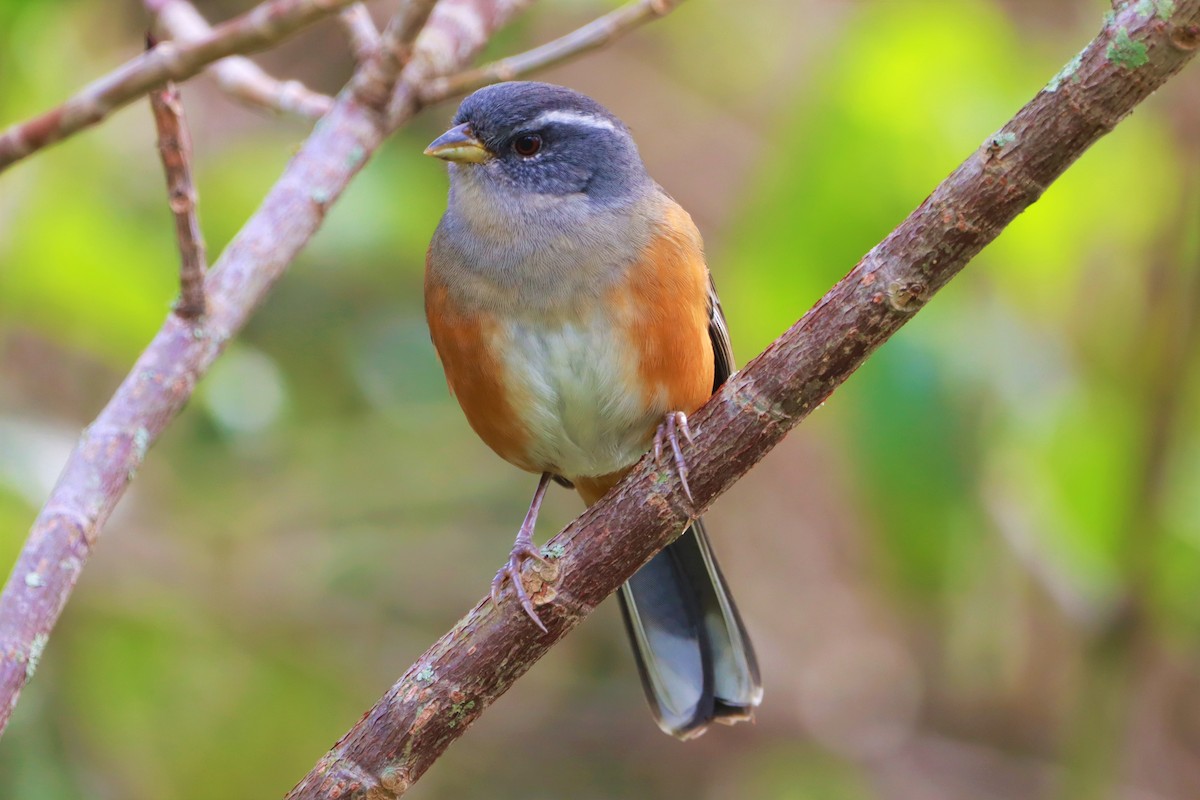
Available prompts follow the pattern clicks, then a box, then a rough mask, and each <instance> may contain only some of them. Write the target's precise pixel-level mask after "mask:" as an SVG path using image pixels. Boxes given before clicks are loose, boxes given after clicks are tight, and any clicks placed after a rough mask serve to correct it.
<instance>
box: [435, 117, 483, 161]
mask: <svg viewBox="0 0 1200 800" xmlns="http://www.w3.org/2000/svg"><path fill="white" fill-rule="evenodd" d="M425 155H427V156H433V157H434V158H440V159H442V160H443V161H454V162H457V163H460V164H463V163H466V164H479V163H481V162H484V161H487V160H488V159H489V158H491V157H492V154H491V153H490V152H488V149H487V148H486V147H485V146H484V144H483V142H481V141H479V140H478V139H476V138H475V134H474V133H472V132H471V123H469V122H464V123H463V124H462V125H455V126H454V127H453V128H451V129H450V130H448V131H446V132H445V133H443V134H442V135H441V136H439V137H438V138H436V139H434V140H433V141H432V142H430V143H429V147H426V148H425Z"/></svg>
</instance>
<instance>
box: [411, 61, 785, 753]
mask: <svg viewBox="0 0 1200 800" xmlns="http://www.w3.org/2000/svg"><path fill="white" fill-rule="evenodd" d="M425 153H426V155H430V156H435V157H437V158H440V159H444V160H445V161H447V162H449V172H450V195H449V203H448V207H447V209H446V213H445V215H444V216H443V217H442V220H441V222H440V224H439V225H438V227H437V231H436V232H435V233H434V236H433V241H432V243H431V244H430V247H429V254H428V257H427V260H426V272H425V311H426V314H427V316H428V318H429V330H430V334H431V336H432V338H433V344H434V347H435V348H436V350H437V353H438V356H439V358H440V359H441V362H442V367H443V368H444V369H445V372H446V380H447V382H448V383H449V385H450V390H451V391H452V392H453V393H454V395H455V397H456V398H457V399H458V402H459V404H460V405H461V406H462V409H463V411H464V412H465V413H466V416H467V421H468V422H470V424H471V427H472V428H474V429H475V432H476V433H477V434H479V436H480V437H481V438H482V439H483V440H484V442H486V443H487V444H488V445H489V446H490V447H491V448H492V449H493V450H495V451H496V452H497V453H498V454H499V455H500V456H501V457H502V458H504V459H505V460H506V461H508V462H510V463H512V464H514V465H516V466H518V467H520V468H521V469H524V470H527V471H529V472H533V473H540V474H541V480H540V481H539V483H538V487H537V491H536V492H535V493H534V496H533V502H532V503H531V504H530V507H529V513H528V514H527V515H526V517H525V521H524V523H523V524H522V525H521V529H520V532H519V533H518V534H517V539H516V542H515V543H514V544H513V548H512V552H511V554H510V557H509V560H508V563H507V564H506V565H505V567H504V568H502V569H501V570H500V572H499V573H498V574H497V575H496V579H495V581H493V584H492V599H493V601H494V602H496V603H497V604H499V601H500V597H501V593H502V591H503V589H504V587H505V585H506V584H507V583H510V582H511V584H512V587H513V590H514V592H515V594H516V595H517V597H518V598H519V600H520V602H521V603H522V605H523V606H524V608H525V611H526V613H528V615H529V617H530V618H531V619H532V620H533V622H534V623H535V624H537V625H538V626H539V627H542V628H543V630H544V629H545V628H544V627H543V626H542V622H541V620H540V619H539V618H538V615H537V614H536V612H535V611H534V608H533V604H532V602H530V599H529V597H528V596H527V593H526V591H525V588H524V586H523V585H522V583H521V576H520V571H521V565H522V563H523V562H524V561H526V560H529V559H539V560H540V559H542V555H541V553H540V552H539V551H538V549H537V548H536V547H535V546H534V544H533V528H534V523H535V521H536V519H537V513H538V508H539V506H540V505H541V502H542V498H543V496H544V495H545V492H546V488H547V486H548V485H549V483H550V481H551V480H557V481H558V482H560V483H563V484H564V485H568V486H574V488H575V489H576V490H577V491H578V492H579V494H580V495H581V496H582V497H583V500H584V502H585V503H587V504H588V505H591V504H592V503H595V502H596V501H597V500H599V499H600V498H601V497H602V496H603V495H604V493H605V492H607V491H608V490H609V489H610V488H611V487H613V486H614V485H615V484H616V483H617V482H618V481H619V480H620V479H621V477H622V476H623V475H624V474H625V473H626V472H628V471H629V469H630V468H631V467H632V466H633V465H634V463H635V462H637V461H638V459H639V458H640V457H641V456H642V455H643V454H645V453H646V452H647V450H649V449H650V448H651V447H653V448H654V450H655V453H656V456H657V457H659V458H661V457H662V455H663V454H664V452H666V453H667V454H668V455H669V456H670V457H672V459H673V462H674V465H675V468H676V469H677V470H678V472H679V473H680V478H681V483H682V485H683V487H684V491H685V492H687V493H688V494H689V496H690V489H688V488H687V466H686V463H685V462H684V460H683V457H682V455H681V453H680V446H679V439H678V437H679V436H680V435H683V436H688V437H690V433H689V431H688V428H687V417H686V415H687V414H689V413H691V412H693V411H695V410H696V409H697V408H699V407H700V406H701V405H703V403H704V402H705V400H707V399H708V398H709V397H710V396H711V395H712V393H713V392H714V391H716V389H717V387H719V386H720V385H721V384H722V383H723V382H724V381H725V379H726V378H728V377H729V374H730V372H731V370H732V369H733V354H732V351H731V349H730V344H729V334H728V332H727V331H726V329H725V319H724V317H723V315H722V313H721V305H720V303H719V302H718V300H717V295H716V292H715V290H714V288H713V284H712V280H711V278H710V277H709V274H708V267H707V265H706V264H705V261H704V252H703V245H702V243H701V240H700V234H699V232H698V231H697V230H696V226H695V225H694V224H693V222H692V219H691V217H689V216H688V214H687V212H686V211H684V210H683V209H682V208H681V207H680V206H679V205H678V204H677V203H676V202H675V201H674V200H672V199H671V198H670V197H669V196H668V195H667V194H666V192H664V191H663V190H662V188H661V187H660V186H659V185H658V184H657V183H655V182H654V181H653V180H652V179H651V178H650V176H649V175H647V174H646V168H645V166H644V165H643V163H642V159H641V156H640V155H639V154H638V149H637V145H636V144H635V143H634V141H633V137H632V136H631V135H630V132H629V129H628V128H627V127H626V126H625V124H624V123H622V122H621V121H620V120H619V119H617V118H616V117H615V116H614V115H613V114H612V113H610V112H609V111H608V110H607V109H605V108H604V107H603V106H601V105H600V104H599V103H597V102H595V101H594V100H592V99H590V98H588V97H585V96H584V95H582V94H579V93H578V92H574V91H571V90H570V89H566V88H563V87H561V86H553V85H550V84H545V83H533V82H511V83H501V84H496V85H494V86H489V87H487V88H484V89H480V90H479V91H477V92H475V93H474V94H472V95H471V96H469V97H468V98H466V99H465V100H464V101H463V102H462V105H461V106H460V107H459V109H458V113H457V114H456V115H455V117H454V123H453V127H451V128H450V129H449V130H448V131H446V132H445V133H444V134H442V135H441V136H439V137H438V138H437V139H436V140H434V141H433V143H432V144H430V145H429V147H428V148H427V149H426V150H425ZM620 598H621V610H622V615H623V617H624V620H625V625H626V629H627V630H628V632H629V637H630V639H631V640H632V643H633V650H634V653H635V655H636V658H637V664H638V670H639V673H640V674H641V678H642V683H643V685H644V686H645V689H646V697H647V699H648V700H649V701H650V705H651V709H652V710H653V712H654V716H655V719H656V720H657V721H658V724H659V727H661V728H662V729H663V730H664V731H666V732H667V733H670V734H672V735H674V736H677V737H679V738H683V739H687V738H690V737H693V736H696V735H698V734H700V733H702V732H703V731H704V730H705V728H706V726H707V725H708V723H710V722H711V721H713V720H716V721H718V722H725V723H734V722H738V721H741V720H746V719H750V718H751V717H752V716H753V713H754V708H755V707H756V706H757V705H758V703H759V701H760V699H761V697H762V688H761V684H760V682H759V674H758V664H757V662H756V660H755V656H754V650H753V648H752V647H751V644H750V639H749V637H748V636H747V634H746V630H745V627H744V626H743V624H742V620H741V618H740V616H739V615H738V611H737V608H736V606H734V604H733V598H732V597H731V596H730V594H729V590H728V589H727V588H726V586H725V580H724V578H723V577H722V576H721V570H720V569H719V568H718V567H717V562H716V560H715V559H714V558H713V553H712V549H711V547H710V546H709V542H708V537H707V536H706V535H705V532H704V527H703V525H702V524H701V523H700V521H699V520H697V521H696V522H694V523H693V524H692V525H691V527H690V528H689V529H688V530H687V531H686V532H685V533H684V534H683V535H682V536H681V537H680V538H679V539H678V540H676V541H675V542H674V543H672V544H671V545H669V546H668V547H667V548H666V549H665V550H663V551H662V552H661V553H659V554H658V555H657V556H655V557H654V558H653V559H652V560H651V561H650V562H649V563H648V564H646V565H645V566H644V567H642V569H641V570H639V571H638V572H637V574H635V575H634V576H633V578H632V579H630V581H629V582H628V583H626V584H625V585H624V586H623V587H621V593H620Z"/></svg>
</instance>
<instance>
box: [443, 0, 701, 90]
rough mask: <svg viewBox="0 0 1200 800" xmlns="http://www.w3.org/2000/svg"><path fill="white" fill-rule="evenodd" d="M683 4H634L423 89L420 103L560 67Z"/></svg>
mask: <svg viewBox="0 0 1200 800" xmlns="http://www.w3.org/2000/svg"><path fill="white" fill-rule="evenodd" d="M682 2H683V0H634V2H631V3H626V4H625V5H623V6H621V7H620V8H618V9H616V10H615V11H611V12H609V13H607V14H605V15H604V16H602V17H599V18H597V19H595V20H593V21H591V22H589V23H588V24H587V25H584V26H583V27H581V28H579V29H577V30H574V31H572V32H571V33H568V34H567V35H566V36H562V37H559V38H558V39H555V40H554V41H552V42H547V43H546V44H544V45H541V46H539V47H535V48H533V49H532V50H527V51H525V52H524V53H518V54H517V55H514V56H508V57H507V58H502V59H500V60H499V61H493V62H491V63H490V64H484V65H483V66H481V67H477V68H475V69H470V70H466V71H465V72H460V73H458V74H457V75H451V76H449V77H446V78H439V79H437V80H433V81H430V82H429V83H428V84H426V85H425V86H424V87H422V89H421V102H422V103H424V104H426V105H429V104H432V103H437V102H439V101H441V100H445V99H446V98H448V97H454V96H456V95H460V94H466V93H468V92H472V91H474V90H475V89H478V88H480V87H481V86H487V85H488V84H489V83H496V82H497V81H511V80H516V79H517V78H519V77H521V76H522V75H528V74H529V73H531V72H534V71H537V70H540V69H545V68H546V67H550V66H553V65H555V64H560V63H562V62H563V61H566V60H567V59H570V58H574V57H575V56H577V55H580V54H582V53H586V52H588V51H590V50H595V49H596V48H598V47H603V46H604V45H606V44H608V43H609V42H611V41H612V40H613V39H616V38H617V37H618V36H621V35H623V34H626V33H628V32H629V31H631V30H633V29H634V28H637V27H639V26H641V25H644V24H645V23H647V22H650V21H651V20H654V19H658V18H659V17H663V16H666V15H667V14H669V13H671V12H672V11H674V10H675V8H676V7H677V6H678V5H679V4H680V3H682Z"/></svg>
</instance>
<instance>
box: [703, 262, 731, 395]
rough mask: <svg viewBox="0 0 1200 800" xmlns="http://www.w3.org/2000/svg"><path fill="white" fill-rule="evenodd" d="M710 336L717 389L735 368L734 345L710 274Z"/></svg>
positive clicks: (714, 385) (714, 382)
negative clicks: (730, 339)
mask: <svg viewBox="0 0 1200 800" xmlns="http://www.w3.org/2000/svg"><path fill="white" fill-rule="evenodd" d="M708 338H709V339H711V340H712V348H713V391H714V392H715V391H717V389H719V388H720V387H721V384H723V383H724V382H725V381H726V380H728V378H729V376H730V375H732V374H733V371H734V369H735V366H734V363H733V345H732V344H731V343H730V341H729V328H728V327H726V325H725V312H724V311H722V310H721V298H719V297H717V287H716V284H714V283H713V279H712V276H711V275H709V276H708Z"/></svg>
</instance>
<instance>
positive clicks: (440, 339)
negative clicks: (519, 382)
mask: <svg viewBox="0 0 1200 800" xmlns="http://www.w3.org/2000/svg"><path fill="white" fill-rule="evenodd" d="M425 314H426V317H427V318H428V320H429V335H430V337H431V338H432V339H433V346H434V348H435V349H436V350H437V353H438V357H439V358H440V359H441V361H442V368H443V369H444V370H445V372H446V383H448V384H449V386H450V391H451V392H452V393H453V394H454V396H455V397H456V398H457V399H458V403H459V405H461V406H462V409H463V412H464V413H465V414H466V416H467V421H468V422H469V423H470V424H471V427H472V428H473V429H474V430H475V433H477V434H479V438H481V439H483V441H484V443H485V444H487V445H488V446H489V447H491V448H492V449H493V450H495V451H496V453H498V454H499V455H500V457H501V458H503V459H504V460H505V461H508V462H509V463H511V464H515V465H516V466H518V467H520V468H522V469H526V470H529V471H530V472H537V471H539V470H538V469H537V468H536V467H535V466H534V465H532V464H530V463H529V461H528V459H527V455H526V454H527V450H526V445H527V443H528V433H527V431H526V430H525V427H524V424H523V423H522V422H521V418H520V416H519V415H518V414H517V413H515V410H514V408H513V405H512V398H511V397H510V396H509V393H508V391H507V389H506V386H505V382H504V375H503V371H502V370H503V365H502V364H501V362H500V357H499V354H497V353H496V352H495V351H494V349H493V347H492V343H493V341H494V340H495V338H496V337H495V332H496V328H497V324H496V320H495V319H494V318H492V317H490V316H488V315H487V314H485V313H482V312H478V311H472V312H471V313H469V314H466V313H463V311H462V309H460V308H458V307H457V306H456V305H455V304H454V303H453V302H452V299H451V295H450V292H449V291H448V290H447V289H446V287H445V286H444V285H442V284H441V283H439V282H438V281H437V280H436V279H434V278H432V277H430V276H429V275H428V274H427V275H426V279H425Z"/></svg>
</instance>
